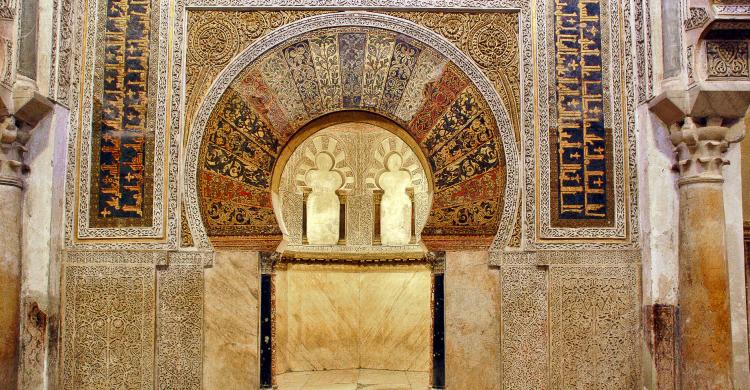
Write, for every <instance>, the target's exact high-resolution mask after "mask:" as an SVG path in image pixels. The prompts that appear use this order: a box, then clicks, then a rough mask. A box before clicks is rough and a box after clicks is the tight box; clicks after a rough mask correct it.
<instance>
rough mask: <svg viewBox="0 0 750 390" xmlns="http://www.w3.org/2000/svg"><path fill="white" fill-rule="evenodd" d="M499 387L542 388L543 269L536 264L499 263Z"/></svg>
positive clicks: (544, 373) (544, 378) (545, 293)
mask: <svg viewBox="0 0 750 390" xmlns="http://www.w3.org/2000/svg"><path fill="white" fill-rule="evenodd" d="M500 275H501V282H500V284H501V288H502V348H503V349H502V356H501V359H502V363H501V364H502V368H503V389H506V390H511V389H539V390H542V389H546V388H547V386H548V381H547V377H548V373H547V371H548V366H547V356H548V352H549V346H548V343H547V340H548V338H547V335H548V332H547V323H548V313H547V297H548V286H547V272H546V271H545V270H544V269H542V268H538V267H533V266H531V267H529V266H526V267H524V266H516V267H502V268H501V270H500Z"/></svg>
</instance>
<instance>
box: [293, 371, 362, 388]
mask: <svg viewBox="0 0 750 390" xmlns="http://www.w3.org/2000/svg"><path fill="white" fill-rule="evenodd" d="M358 376H359V371H358V370H330V371H313V372H312V375H310V379H308V381H307V383H306V384H305V386H315V385H331V384H356V383H357V377H358Z"/></svg>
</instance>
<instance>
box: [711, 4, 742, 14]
mask: <svg viewBox="0 0 750 390" xmlns="http://www.w3.org/2000/svg"><path fill="white" fill-rule="evenodd" d="M714 12H715V13H716V14H717V15H732V16H737V15H750V5H714Z"/></svg>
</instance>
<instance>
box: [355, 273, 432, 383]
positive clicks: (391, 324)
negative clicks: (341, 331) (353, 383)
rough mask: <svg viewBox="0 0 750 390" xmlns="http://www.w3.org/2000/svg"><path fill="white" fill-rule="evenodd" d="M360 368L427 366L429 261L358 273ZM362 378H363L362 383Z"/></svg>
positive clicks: (401, 368)
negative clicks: (427, 263)
mask: <svg viewBox="0 0 750 390" xmlns="http://www.w3.org/2000/svg"><path fill="white" fill-rule="evenodd" d="M359 279H360V290H359V302H360V303H359V306H360V308H359V309H360V327H359V328H360V332H361V333H360V336H359V351H360V352H359V354H360V367H362V368H375V369H384V370H409V371H412V370H413V371H429V369H430V364H431V361H430V359H431V351H432V350H431V345H430V338H431V337H432V328H431V324H432V312H431V308H430V293H431V285H432V275H431V273H430V270H429V268H428V266H427V265H413V266H378V267H377V271H376V272H369V270H364V271H363V272H362V273H360V275H359ZM363 383H364V382H363Z"/></svg>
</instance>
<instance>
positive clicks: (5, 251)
mask: <svg viewBox="0 0 750 390" xmlns="http://www.w3.org/2000/svg"><path fill="white" fill-rule="evenodd" d="M28 135H29V134H28V132H26V131H21V130H18V129H17V128H16V126H15V119H14V118H13V117H12V116H7V117H5V118H4V119H3V120H2V123H0V297H1V299H2V304H0V389H15V388H16V386H17V385H16V382H17V377H18V350H19V346H18V344H19V319H20V308H19V307H20V293H21V202H22V200H23V179H22V175H23V173H24V172H23V171H24V165H23V163H22V161H23V159H22V157H23V153H24V152H25V151H26V148H25V147H24V146H23V145H24V144H25V143H26V141H27V140H28Z"/></svg>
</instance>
